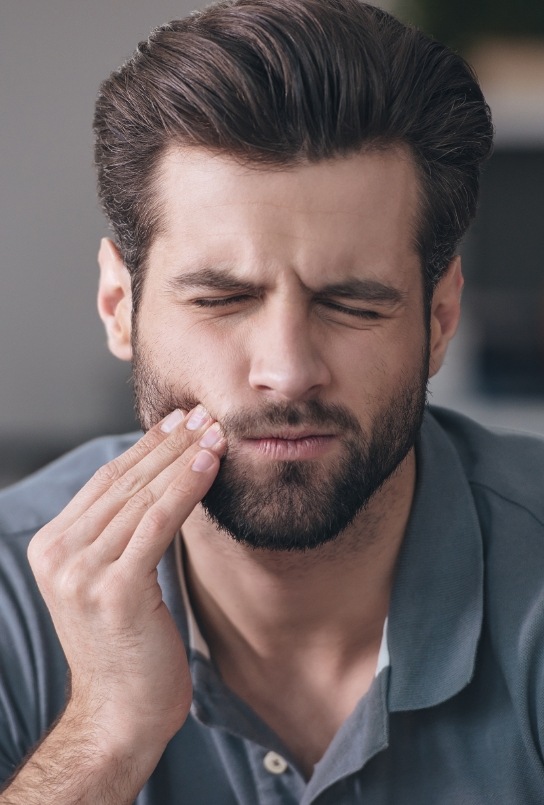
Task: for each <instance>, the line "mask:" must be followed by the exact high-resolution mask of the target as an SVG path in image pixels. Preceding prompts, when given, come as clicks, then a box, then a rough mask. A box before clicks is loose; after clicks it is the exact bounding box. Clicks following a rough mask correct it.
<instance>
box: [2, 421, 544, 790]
mask: <svg viewBox="0 0 544 805" xmlns="http://www.w3.org/2000/svg"><path fill="white" fill-rule="evenodd" d="M134 438H136V437H135V436H134V435H132V436H127V437H121V438H107V439H99V440H96V441H94V442H91V443H90V444H88V445H85V446H83V447H81V448H79V449H78V450H76V451H74V452H73V453H71V454H69V455H67V456H65V457H64V458H62V459H60V460H59V461H57V462H55V463H54V464H52V465H50V466H49V467H48V468H46V469H44V470H42V471H40V472H39V473H37V474H36V475H34V476H32V477H31V478H29V479H27V480H25V481H23V482H21V483H19V484H17V485H16V486H14V487H12V488H11V489H8V490H5V491H4V492H3V493H2V494H0V780H3V779H6V778H7V777H8V776H9V774H10V773H11V772H12V771H13V769H14V768H15V767H16V766H17V765H18V764H19V763H20V762H21V760H22V758H24V756H25V755H26V754H27V753H28V752H29V751H30V749H31V748H32V747H33V746H34V745H35V743H36V742H37V741H38V740H39V738H40V736H41V735H42V734H43V732H44V731H45V730H47V728H48V727H49V725H50V724H51V723H52V721H53V720H54V718H55V717H56V715H57V714H58V713H59V712H60V711H61V710H62V707H63V704H64V695H65V694H64V690H65V679H66V664H65V660H64V657H63V654H62V650H61V649H60V646H59V644H58V641H57V639H56V636H55V632H54V630H53V627H52V624H51V621H50V618H49V615H48V613H47V610H46V608H45V606H44V604H43V602H42V601H41V598H40V595H39V593H38V591H37V589H36V587H35V584H34V581H33V579H32V576H31V573H30V571H29V568H28V565H27V561H26V554H25V551H26V546H27V544H28V541H29V539H30V538H31V537H32V535H33V534H34V533H35V531H36V530H37V529H39V528H40V526H42V525H43V524H44V523H46V522H48V521H49V520H50V519H51V518H52V517H53V516H54V515H55V514H56V513H57V512H58V511H59V510H60V509H61V508H62V507H63V506H64V505H65V504H66V503H67V502H68V500H69V499H70V498H71V497H72V496H73V494H74V493H75V491H76V490H77V489H78V488H79V487H80V486H81V485H82V484H83V483H84V482H85V481H86V480H87V478H88V477H90V475H92V473H93V472H94V470H95V469H96V468H97V467H98V466H100V465H101V464H103V463H104V462H106V461H108V460H109V459H110V458H112V457H113V456H114V455H116V454H118V453H119V452H121V451H123V450H125V449H126V448H127V447H128V446H129V445H130V444H131V443H132V442H133V441H134ZM417 457H418V464H417V466H418V482H417V489H416V496H415V500H414V504H413V508H412V513H411V517H410V522H409V525H408V528H407V532H406V535H405V539H404V542H403V546H402V549H401V553H400V556H399V560H398V565H397V570H396V577H395V583H394V589H393V594H392V599H391V605H390V610H389V616H388V626H387V632H386V637H385V638H384V641H383V642H382V652H381V660H380V663H379V666H378V669H377V673H376V676H375V678H374V681H373V683H372V685H371V687H370V689H369V691H368V692H367V694H366V695H365V696H364V697H363V698H362V699H361V700H360V702H359V703H358V705H357V706H356V708H355V710H354V711H353V713H352V714H351V715H350V717H349V718H348V719H347V721H346V722H345V723H344V724H343V726H342V727H341V728H340V730H339V732H338V733H337V735H336V736H335V738H334V739H333V741H332V743H331V745H330V746H329V748H328V749H327V751H326V753H325V755H324V756H323V758H322V759H321V760H320V762H319V763H318V764H317V765H316V767H315V771H314V774H313V775H312V777H311V779H310V780H309V781H308V782H307V781H305V780H304V778H303V777H302V775H301V774H300V772H299V770H298V769H297V766H296V763H295V762H294V760H293V759H292V758H291V757H290V755H289V752H288V750H287V748H286V747H285V746H283V745H282V742H281V741H280V740H279V738H278V737H277V736H276V735H275V734H274V733H273V731H272V730H271V729H270V728H269V727H268V726H267V725H266V724H265V723H263V722H262V721H261V720H260V718H259V717H258V716H257V715H256V714H255V713H253V712H252V710H251V709H250V707H248V705H246V704H245V702H243V701H242V700H240V699H239V698H238V697H236V696H235V695H233V694H232V693H231V692H230V691H229V690H228V689H227V688H226V686H225V685H224V684H223V683H222V680H221V678H220V677H219V675H218V674H217V671H216V670H215V668H214V665H213V662H211V661H210V658H209V656H208V654H207V649H206V646H205V643H204V642H203V641H202V639H201V636H200V637H199V636H198V634H197V627H196V625H195V622H194V619H193V617H192V614H191V613H190V611H188V610H187V607H188V600H187V597H186V596H185V595H184V592H183V585H182V583H181V581H182V578H180V568H179V556H178V557H176V548H175V544H174V545H173V546H172V549H171V550H170V551H169V552H168V554H167V555H166V556H165V557H164V559H163V561H162V562H161V565H160V568H159V571H160V582H161V586H162V588H163V592H164V597H165V600H166V602H167V604H168V606H169V608H170V610H171V612H172V614H173V616H174V618H175V620H176V622H177V624H178V626H179V629H180V631H181V633H182V635H183V637H184V640H185V643H186V646H187V650H188V654H189V658H190V666H191V672H192V676H193V683H194V701H193V706H192V709H191V713H190V715H189V717H188V719H187V721H186V723H185V725H184V726H183V728H182V729H181V730H180V731H179V733H178V734H177V735H176V736H175V737H174V738H173V739H172V741H171V742H170V744H169V745H168V747H167V749H166V751H165V752H164V755H163V757H162V758H161V760H160V762H159V764H158V766H157V769H156V770H155V772H154V774H153V775H152V777H151V778H150V780H149V781H148V783H147V784H146V786H145V787H144V789H143V791H142V792H141V794H140V795H139V797H138V800H137V805H170V803H172V804H173V803H178V802H179V803H188V804H189V805H234V804H235V803H241V804H243V805H256V803H262V804H263V805H290V804H291V803H300V805H310V803H316V805H317V804H318V803H319V805H343V804H344V803H345V804H346V805H348V803H350V804H351V803H365V805H396V804H397V803H399V805H411V804H412V803H413V805H427V803H429V805H435V803H436V805H473V804H474V805H476V804H477V805H481V804H482V803H493V805H496V803H501V804H502V803H506V804H507V805H515V804H517V803H519V804H520V805H522V804H523V805H527V804H528V803H543V802H544V758H543V751H544V491H543V488H544V441H542V440H540V439H537V438H533V437H528V436H522V435H513V434H497V433H493V432H490V431H488V430H485V429H484V428H482V427H480V426H478V425H476V424H475V423H473V422H471V421H470V420H468V419H466V418H464V417H461V416H458V415H456V414H453V413H451V412H447V411H443V410H439V409H431V411H429V412H427V414H426V417H425V422H424V425H423V428H422V432H421V436H420V439H419V442H418V445H417ZM190 632H191V634H190ZM331 696H334V691H331ZM282 705H283V706H285V702H284V703H282Z"/></svg>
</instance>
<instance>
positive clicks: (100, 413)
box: [0, 0, 204, 483]
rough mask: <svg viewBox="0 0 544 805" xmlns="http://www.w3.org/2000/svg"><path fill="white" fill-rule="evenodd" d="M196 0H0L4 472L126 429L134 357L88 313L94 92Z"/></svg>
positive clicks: (95, 226) (0, 453)
mask: <svg viewBox="0 0 544 805" xmlns="http://www.w3.org/2000/svg"><path fill="white" fill-rule="evenodd" d="M198 5H199V3H198V0H181V1H178V2H176V1H175V0H153V2H150V0H90V1H89V2H85V0H0V483H1V482H2V479H3V478H4V477H5V478H6V479H7V478H8V477H9V476H10V475H12V474H18V473H19V472H20V471H21V470H20V469H19V468H21V469H22V470H24V469H25V468H26V465H27V464H28V465H29V466H30V465H31V464H32V463H33V462H34V461H38V462H39V461H40V460H43V459H45V458H48V457H49V455H52V454H53V453H54V452H57V451H59V450H61V449H64V448H65V447H67V446H69V445H70V444H72V443H77V442H79V441H81V440H83V439H85V438H87V437H88V436H90V435H93V434H98V433H102V432H106V431H109V432H111V431H116V430H123V429H127V428H131V427H133V417H132V400H131V394H130V388H129V385H128V384H127V378H128V374H129V372H128V367H127V366H126V365H123V364H121V363H119V362H118V361H116V360H115V359H114V358H112V357H111V356H109V353H108V352H107V350H106V347H105V338H104V335H103V332H102V327H101V323H100V322H99V319H98V317H97V315H96V312H95V295H96V283H97V277H98V273H97V266H96V252H97V247H98V242H99V238H100V237H101V236H102V235H104V234H107V229H106V225H105V223H104V221H103V218H102V215H101V212H100V210H99V208H98V204H97V202H96V199H95V180H94V174H93V169H92V136H91V118H92V111H93V103H94V98H95V95H96V92H97V89H98V86H99V83H100V81H101V80H102V79H103V78H105V77H106V76H107V75H108V73H109V72H110V71H111V70H112V69H114V68H115V67H117V66H118V65H119V64H120V63H121V62H122V61H123V60H124V59H126V58H127V57H128V56H130V54H131V53H132V51H133V49H134V47H135V46H136V44H137V42H138V41H139V40H140V39H143V38H145V37H146V36H147V34H148V33H149V30H150V29H151V28H152V27H153V26H154V25H158V24H160V23H162V22H166V21H167V20H170V19H173V18H174V17H180V16H184V15H185V14H186V13H187V12H188V11H189V10H191V9H192V8H195V7H197V6H198ZM200 5H204V3H200ZM34 454H35V457H34Z"/></svg>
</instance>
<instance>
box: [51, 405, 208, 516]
mask: <svg viewBox="0 0 544 805" xmlns="http://www.w3.org/2000/svg"><path fill="white" fill-rule="evenodd" d="M191 413H192V412H191ZM189 418H190V414H189V415H186V414H185V413H184V412H183V411H180V410H179V409H176V410H175V411H172V412H171V413H170V414H168V416H167V417H165V418H164V419H163V420H161V422H159V423H157V425H155V426H154V427H153V428H150V430H149V431H148V432H147V433H146V434H145V435H144V436H143V437H142V438H141V439H139V440H138V441H137V442H136V444H134V445H133V446H132V447H131V448H130V449H129V450H127V451H126V452H125V453H123V454H122V455H120V456H118V457H117V458H115V459H113V460H112V461H109V462H108V463H107V464H104V466H102V467H100V468H99V469H98V470H97V471H96V472H95V474H94V475H93V477H92V478H91V479H90V481H88V483H86V484H85V486H84V487H83V488H82V489H81V490H80V491H79V492H78V493H77V494H76V495H75V497H74V498H72V500H71V501H70V503H69V504H68V505H67V506H66V508H65V509H63V511H62V512H61V513H60V514H59V515H58V517H56V518H55V519H54V520H53V521H52V524H54V527H55V528H57V529H59V528H60V529H64V528H68V527H69V526H70V525H71V524H72V523H74V522H75V521H76V520H77V519H78V518H79V517H81V516H82V515H83V514H85V512H87V511H88V510H89V509H90V507H91V506H92V505H93V504H94V503H95V502H96V501H98V500H100V499H101V498H102V497H104V496H105V495H108V494H110V493H111V492H112V490H113V491H114V493H117V494H118V495H119V497H120V498H121V499H122V498H123V497H124V500H122V503H123V502H126V499H128V497H130V495H131V494H133V493H134V492H135V491H137V489H138V488H140V486H141V485H142V484H144V485H145V483H147V481H148V480H149V477H147V476H146V472H148V471H151V472H152V471H153V465H152V463H150V462H149V460H148V461H147V463H146V459H149V457H150V456H154V459H155V461H158V462H160V460H161V458H162V459H163V460H165V461H167V460H168V458H170V459H172V458H174V457H175V453H176V450H177V451H178V452H177V454H178V455H179V452H180V451H181V450H183V449H184V447H186V446H187V444H188V443H189V442H184V437H185V436H187V435H188V434H183V432H182V433H181V434H180V432H179V425H180V424H181V423H182V422H184V421H185V422H188V420H189ZM207 420H208V421H210V419H209V417H207ZM203 424H204V422H203ZM163 428H164V429H163ZM182 434H183V435H182ZM180 437H181V438H180ZM163 445H164V447H163ZM161 448H162V451H161ZM157 450H158V451H159V452H158V453H157ZM139 465H142V466H141V468H140V469H138V467H139ZM122 503H121V505H122Z"/></svg>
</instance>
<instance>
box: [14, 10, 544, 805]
mask: <svg viewBox="0 0 544 805" xmlns="http://www.w3.org/2000/svg"><path fill="white" fill-rule="evenodd" d="M95 132H96V162H97V166H98V174H99V191H100V195H101V199H102V201H103V204H104V208H105V210H106V213H107V215H108V217H109V219H110V222H111V224H112V227H113V232H114V239H113V240H107V239H105V240H104V241H103V242H102V245H101V248H100V254H99V263H100V269H101V276H100V290H99V310H100V315H101V317H102V319H103V321H104V324H105V327H106V331H107V334H108V341H109V347H110V349H111V351H112V352H113V353H114V354H115V355H116V356H117V357H119V358H121V359H123V360H132V361H133V368H134V385H135V394H136V403H137V410H138V414H139V418H140V421H141V423H142V426H143V429H144V431H146V435H145V436H143V438H140V437H139V436H128V437H123V438H117V439H110V438H108V439H102V440H97V441H95V442H93V443H91V444H90V445H86V446H84V447H82V448H80V449H79V450H77V451H75V452H74V453H73V454H71V455H69V456H67V457H65V458H63V459H61V460H59V461H58V462H56V463H55V464H53V465H52V466H51V467H49V468H46V469H45V470H43V471H41V472H40V473H38V474H37V475H35V476H34V477H33V478H30V479H28V480H27V481H25V482H23V483H21V484H19V485H17V486H15V487H14V488H13V489H11V490H7V491H6V492H4V493H3V495H2V497H1V505H0V511H1V522H2V532H3V535H4V536H3V542H2V562H1V565H0V573H1V577H0V589H1V595H2V601H1V602H0V603H1V606H0V618H1V619H2V625H1V631H0V640H1V652H2V653H1V656H2V677H1V686H0V772H1V775H2V779H4V780H5V781H6V788H5V790H4V793H3V794H2V795H0V803H2V805H23V803H24V805H33V803H55V805H66V804H67V803H76V802H77V803H93V805H94V803H104V804H109V803H116V804H117V803H131V802H133V801H136V802H137V803H138V805H151V803H153V804H156V803H161V805H162V804H163V803H178V802H180V803H181V802H184V803H190V804H191V805H195V804H196V805H198V804H199V803H205V804H207V803H213V805H223V804H224V805H227V803H245V804H247V805H254V803H264V804H265V805H269V804H273V803H278V804H279V803H282V804H283V803H304V804H305V805H309V803H320V805H323V803H334V805H338V803H357V802H361V803H372V805H380V803H402V804H403V805H404V804H405V803H418V805H421V803H440V804H441V805H444V803H452V805H453V804H455V805H459V804H460V803H463V804H464V805H465V804H467V803H496V802H507V803H532V802H535V803H536V802H541V801H542V798H543V796H544V762H543V751H544V726H543V719H542V706H541V699H542V692H543V688H544V678H543V674H544V662H543V660H542V649H541V638H542V635H543V631H544V615H543V606H542V604H543V596H542V580H541V576H542V573H541V568H542V566H543V560H544V526H543V522H544V503H543V496H542V493H541V477H542V468H543V466H544V446H543V445H542V443H541V442H539V441H538V440H536V439H532V438H529V437H520V436H511V435H500V436H499V435H496V434H491V433H489V432H487V431H485V430H484V429H482V428H481V427H479V426H477V425H476V424H474V423H472V422H470V421H468V420H466V419H464V418H463V417H460V416H457V415H455V414H452V413H448V412H445V411H431V410H426V400H425V398H426V385H427V380H428V378H429V377H430V376H432V375H433V374H434V373H435V372H437V371H438V369H439V368H440V366H441V364H442V362H443V360H444V355H445V352H446V349H447V346H448V343H449V341H450V339H451V338H452V336H453V335H454V332H455V329H456V326H457V322H458V318H459V303H460V293H461V287H462V276H461V266H460V261H459V258H458V257H457V256H456V248H457V244H458V242H459V239H460V237H461V236H462V234H463V232H464V231H465V229H466V227H467V225H468V223H469V221H470V219H471V218H472V216H473V214H474V210H475V205H476V197H477V189H478V179H479V173H480V169H481V165H482V163H483V161H484V159H485V158H486V157H487V155H488V154H489V150H490V147H491V124H490V119H489V113H488V110H487V107H486V105H485V102H484V100H483V98H482V95H481V92H480V90H479V88H478V86H477V83H476V81H475V79H474V77H473V75H472V74H471V72H470V70H469V69H468V68H467V66H466V65H465V64H464V62H463V61H462V60H461V59H460V58H459V57H457V56H455V55H454V54H452V53H451V52H449V51H448V50H447V49H446V48H444V47H443V46H441V45H439V44H438V43H435V42H433V41H431V40H429V39H428V38H427V37H425V36H424V35H423V34H421V33H419V32H418V31H416V30H412V29H409V28H406V27H404V26H403V25H401V24H400V23H399V22H398V21H396V20H395V19H394V18H392V17H390V16H389V15H387V14H385V13H384V12H383V11H379V10H378V9H375V8H373V7H371V6H366V5H364V4H362V3H359V2H358V0H335V1H334V2H332V0H234V2H223V3H220V4H218V5H215V6H212V7H210V8H209V9H208V10H206V11H204V12H201V13H198V14H195V15H192V16H191V17H189V18H188V19H186V20H182V21H177V22H173V23H171V24H170V25H166V26H164V27H162V28H159V29H157V30H156V31H155V32H154V33H153V34H152V35H151V37H150V39H149V40H148V41H147V42H146V43H143V44H141V45H140V46H139V49H138V51H137V52H136V54H135V55H134V57H133V58H132V59H131V60H130V61H129V62H127V63H126V64H125V65H124V66H123V67H122V68H121V69H120V70H119V71H118V72H116V73H114V74H113V75H112V76H111V77H110V78H109V79H108V80H107V81H105V82H104V84H103V85H102V88H101V93H100V96H99V99H98V103H97V110H96V116H95ZM91 476H92V477H91ZM89 478H90V480H89ZM78 490H79V491H78ZM29 544H30V548H29V553H28V559H29V563H30V566H31V568H32V572H31V570H30V568H29V564H28V561H27V558H26V549H27V546H28V545H29ZM33 574H34V575H33ZM34 577H35V581H34ZM36 582H37V584H36ZM67 680H69V684H68V687H66V683H67Z"/></svg>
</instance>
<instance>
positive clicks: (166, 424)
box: [161, 408, 184, 433]
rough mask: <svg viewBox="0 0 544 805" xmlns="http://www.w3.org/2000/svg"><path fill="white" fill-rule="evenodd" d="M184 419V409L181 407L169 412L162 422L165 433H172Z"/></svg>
mask: <svg viewBox="0 0 544 805" xmlns="http://www.w3.org/2000/svg"><path fill="white" fill-rule="evenodd" d="M183 419H184V414H183V411H180V410H179V408H176V410H175V411H172V413H170V414H168V416H167V417H166V418H165V419H163V421H162V422H161V430H162V431H163V432H164V433H170V431H171V430H174V428H175V427H176V425H179V423H180V422H182V421H183Z"/></svg>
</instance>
